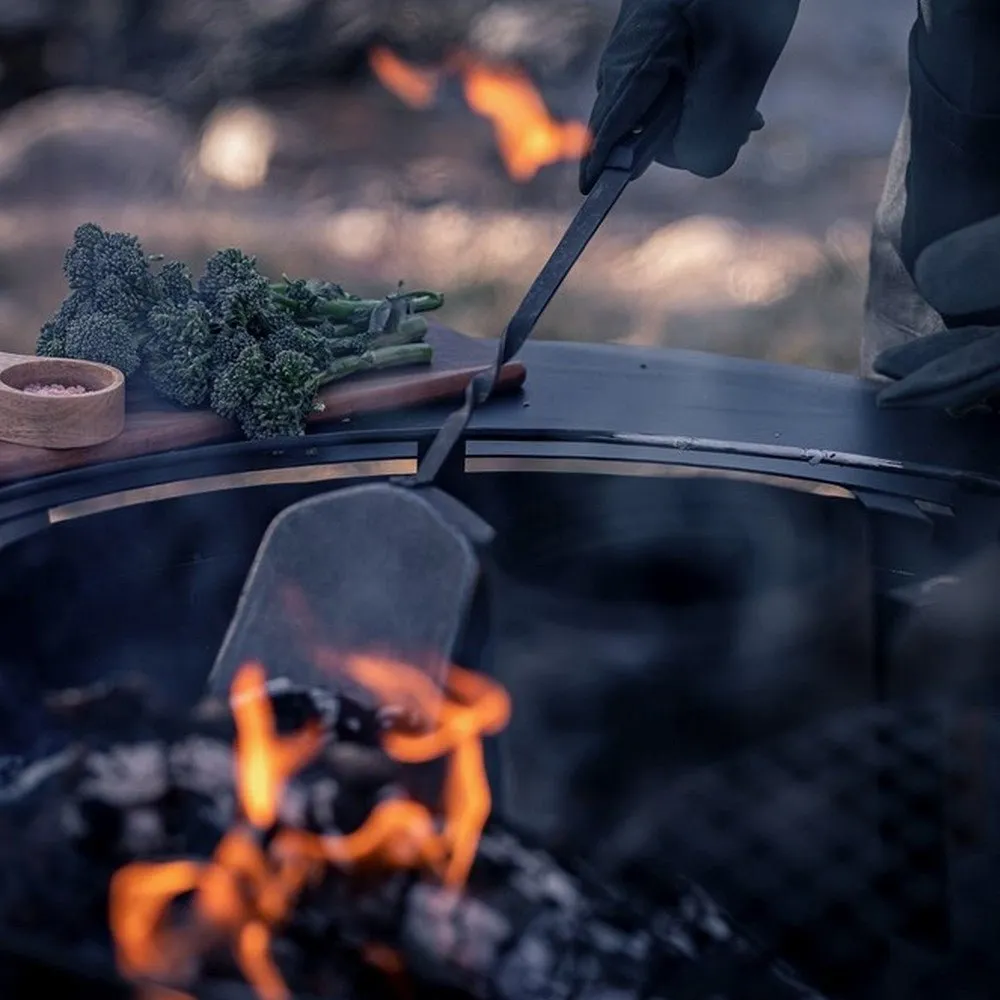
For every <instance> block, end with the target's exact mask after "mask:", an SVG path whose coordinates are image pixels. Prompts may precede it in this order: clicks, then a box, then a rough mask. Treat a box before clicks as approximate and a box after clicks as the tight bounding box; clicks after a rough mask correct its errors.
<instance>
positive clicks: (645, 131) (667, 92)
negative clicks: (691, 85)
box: [604, 76, 684, 180]
mask: <svg viewBox="0 0 1000 1000" xmlns="http://www.w3.org/2000/svg"><path fill="white" fill-rule="evenodd" d="M683 107H684V87H683V86H682V85H681V80H680V78H679V77H678V76H674V77H672V78H671V80H670V82H669V83H668V84H667V86H666V87H664V88H663V90H662V91H661V92H660V96H659V97H657V99H656V100H655V101H654V102H653V103H652V104H651V105H650V110H649V112H648V113H647V115H646V117H645V118H644V119H643V121H641V122H640V123H639V125H637V126H636V128H635V129H634V130H633V131H632V134H631V135H629V136H626V137H625V138H624V139H622V141H621V142H620V143H618V145H617V146H615V148H614V149H613V150H612V151H611V154H610V155H609V156H608V159H607V162H606V163H605V164H604V169H605V170H609V169H610V170H626V171H628V174H629V177H630V178H631V179H632V180H638V178H640V177H641V176H642V175H643V174H644V173H645V172H646V171H647V170H648V169H649V167H650V166H651V165H652V163H653V161H654V160H655V159H656V154H657V152H658V151H659V150H660V149H662V144H663V140H664V137H665V136H667V135H669V134H670V133H671V132H672V131H673V130H674V129H676V127H677V124H678V122H679V121H680V117H681V111H682V109H683Z"/></svg>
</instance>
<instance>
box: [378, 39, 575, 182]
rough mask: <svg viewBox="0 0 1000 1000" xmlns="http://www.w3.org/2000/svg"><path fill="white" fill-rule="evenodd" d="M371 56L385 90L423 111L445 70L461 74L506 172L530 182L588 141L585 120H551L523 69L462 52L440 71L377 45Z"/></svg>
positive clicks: (569, 157) (468, 97) (571, 157)
mask: <svg viewBox="0 0 1000 1000" xmlns="http://www.w3.org/2000/svg"><path fill="white" fill-rule="evenodd" d="M368 60H369V65H370V66H371V69H372V72H373V73H374V74H375V76H376V77H377V78H378V79H379V81H380V82H381V83H382V85H383V86H384V87H386V89H388V90H390V91H392V92H393V93H394V94H396V96H397V97H399V98H400V100H402V101H404V102H405V103H407V104H409V105H410V107H412V108H417V109H420V110H425V109H427V108H429V107H431V106H432V105H433V103H434V100H435V98H436V97H437V92H438V87H439V85H440V82H441V78H442V75H443V74H445V73H456V74H457V75H458V76H460V77H461V79H462V86H463V91H464V94H465V100H466V102H467V103H468V105H469V107H470V108H471V109H472V110H473V111H475V112H476V114H478V115H481V116H482V117H483V118H486V119H488V120H489V121H490V122H491V123H492V125H493V131H494V134H495V136H496V142H497V148H498V149H499V151H500V156H501V157H502V159H503V161H504V165H505V167H506V168H507V173H508V174H509V175H510V176H511V178H513V179H514V180H516V181H520V182H526V181H530V180H531V179H532V178H533V177H534V176H535V175H536V174H537V173H538V171H539V170H540V169H541V168H542V167H545V166H548V165H549V164H552V163H558V162H560V161H562V160H577V159H579V158H580V157H582V156H583V155H584V153H586V151H587V148H588V146H589V144H590V133H589V131H588V129H587V127H586V125H584V124H583V123H582V122H576V121H572V122H558V121H556V120H555V119H553V118H552V116H551V115H550V114H549V111H548V108H547V107H546V105H545V102H544V100H543V99H542V96H541V94H539V92H538V90H537V88H536V87H535V86H534V84H533V83H532V82H531V80H530V78H529V77H528V75H527V74H526V73H524V72H523V71H521V70H518V69H515V68H513V67H509V66H490V65H488V64H486V63H484V62H481V61H479V60H476V59H474V58H473V57H471V56H468V55H465V54H461V53H460V54H458V55H456V56H455V57H453V58H452V59H449V60H448V61H447V62H446V63H445V65H444V66H443V67H442V68H441V69H440V70H427V69H422V68H419V67H415V66H411V65H410V64H409V63H406V62H404V61H403V60H402V59H400V58H399V56H397V55H396V54H395V53H393V52H392V51H390V50H389V49H386V48H376V49H373V50H372V51H371V52H370V53H369V57H368Z"/></svg>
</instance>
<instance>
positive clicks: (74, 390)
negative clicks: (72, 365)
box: [21, 382, 90, 396]
mask: <svg viewBox="0 0 1000 1000" xmlns="http://www.w3.org/2000/svg"><path fill="white" fill-rule="evenodd" d="M89 391H90V390H89V389H88V388H87V387H86V386H83V385H63V384H62V383H60V382H32V383H31V384H30V385H26V386H25V387H24V388H23V389H22V390H21V392H30V393H32V394H33V395H35V396H82V395H83V394H84V393H86V392H89Z"/></svg>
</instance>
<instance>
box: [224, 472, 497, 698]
mask: <svg viewBox="0 0 1000 1000" xmlns="http://www.w3.org/2000/svg"><path fill="white" fill-rule="evenodd" d="M488 535H489V529H488V527H487V526H485V525H484V524H483V522H481V521H479V520H478V519H477V518H476V517H475V515H472V514H471V512H469V511H468V510H467V509H466V508H464V507H462V506H461V505H460V504H458V503H457V501H454V500H452V499H451V498H450V497H448V496H447V495H446V494H441V493H439V492H438V491H437V490H434V489H426V490H413V489H407V488H404V487H402V486H396V485H392V484H388V483H378V484H368V485H362V486H355V487H348V488H345V489H342V490H338V491H335V492H333V493H328V494H324V495H322V496H319V497H312V498H309V499H307V500H303V501H300V502H299V503H296V504H293V505H292V506H290V507H287V508H286V509H285V510H284V511H282V512H281V513H280V514H279V515H278V516H277V517H276V518H275V519H274V520H273V521H272V522H271V525H270V526H269V528H268V530H267V532H266V533H265V535H264V538H263V540H262V541H261V544H260V547H259V549H258V551H257V556H256V558H255V560H254V563H253V566H252V567H251V570H250V573H249V574H248V576H247V580H246V583H245V584H244V587H243V592H242V594H241V596H240V599H239V602H238V604H237V607H236V612H235V614H234V617H233V620H232V622H231V624H230V627H229V630H228V632H227V634H226V637H225V639H224V641H223V644H222V647H221V649H220V651H219V654H218V657H217V658H216V661H215V665H214V667H213V670H212V672H211V674H210V676H209V682H208V688H209V693H211V694H214V695H219V696H224V695H225V694H226V692H227V691H228V690H229V687H230V685H231V683H232V679H233V676H234V674H235V672H236V671H237V670H238V669H239V667H240V666H241V665H242V664H243V663H246V662H247V661H250V660H256V661H258V662H260V663H262V664H263V665H264V667H265V669H266V670H267V672H268V674H269V675H270V676H272V677H278V676H281V677H286V678H288V679H289V680H290V681H292V682H293V683H295V684H302V685H305V686H322V687H326V688H328V689H336V688H338V687H341V686H343V685H344V684H345V683H346V682H345V680H344V678H343V677H342V676H338V675H337V673H336V670H331V667H330V660H331V658H333V659H335V654H337V653H341V654H343V653H375V654H381V655H387V656H391V657H393V658H396V659H399V660H403V661H405V662H407V663H410V664H412V665H414V666H417V667H420V668H421V669H422V670H424V671H425V672H427V673H429V674H431V676H432V677H433V678H434V679H435V680H436V681H437V682H438V683H439V684H440V683H442V682H443V680H444V674H445V671H446V670H447V664H448V663H449V662H451V660H452V657H453V655H454V653H455V650H456V647H457V645H458V643H459V641H460V638H461V636H462V633H463V629H464V626H465V622H466V617H467V615H468V614H469V611H470V607H471V605H472V599H473V595H474V592H475V589H476V585H477V582H478V579H479V574H480V566H479V559H478V556H477V553H476V544H474V543H478V542H481V541H482V540H484V539H486V540H488ZM317 650H324V651H326V654H327V655H324V656H317ZM331 653H332V654H334V656H333V657H331V656H330V655H329V654H331ZM348 686H349V685H348Z"/></svg>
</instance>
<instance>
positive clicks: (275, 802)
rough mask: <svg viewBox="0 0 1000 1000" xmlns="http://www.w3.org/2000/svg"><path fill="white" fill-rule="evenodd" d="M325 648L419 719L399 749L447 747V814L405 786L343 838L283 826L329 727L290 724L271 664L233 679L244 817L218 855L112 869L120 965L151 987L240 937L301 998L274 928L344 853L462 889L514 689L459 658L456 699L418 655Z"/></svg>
mask: <svg viewBox="0 0 1000 1000" xmlns="http://www.w3.org/2000/svg"><path fill="white" fill-rule="evenodd" d="M316 658H317V661H318V664H319V665H320V666H321V667H323V668H324V669H328V670H331V671H340V672H342V673H346V674H347V676H349V677H350V678H351V679H352V680H353V681H354V682H356V683H358V684H361V685H363V686H364V687H366V688H367V689H368V690H370V691H371V692H372V693H373V694H374V695H375V696H376V697H377V698H378V700H379V701H380V703H381V704H382V705H384V706H388V707H392V708H393V709H400V708H402V709H403V710H404V712H405V715H403V716H401V717H400V718H402V719H405V726H406V729H405V731H399V730H394V729H389V730H388V731H387V732H386V733H385V737H384V743H383V746H384V749H385V751H386V753H387V754H389V756H391V757H393V758H394V759H396V760H398V761H400V762H403V763H418V762H423V761H430V760H436V759H439V758H447V766H446V777H445V783H444V790H443V795H442V803H441V810H440V815H435V814H434V813H433V812H432V811H431V810H430V809H428V808H427V807H426V806H424V805H423V804H421V803H419V802H416V801H413V800H411V799H405V798H401V799H390V800H386V801H383V802H381V803H380V804H379V805H378V806H377V807H376V808H375V809H374V810H373V812H372V813H371V815H370V816H369V817H368V819H367V820H366V821H365V823H364V824H363V825H362V826H361V827H360V828H359V829H357V830H356V831H354V832H353V833H351V834H347V835H343V836H319V835H316V834H312V833H309V832H307V831H304V830H298V829H294V828H291V827H284V826H282V825H281V823H280V809H281V802H282V798H283V796H284V792H285V788H286V786H287V783H288V781H289V780H290V779H291V778H293V777H294V775H295V774H296V773H297V772H298V771H299V770H301V769H302V768H303V767H305V766H306V765H307V764H309V763H310V762H311V761H312V760H313V759H314V758H315V757H316V755H317V754H318V753H319V751H320V749H321V746H322V739H323V737H322V734H321V732H320V731H319V729H318V727H313V726H308V727H306V728H304V729H302V730H300V731H299V732H298V733H295V734H293V735H291V736H282V735H280V734H278V732H277V729H276V725H275V719H274V715H273V710H272V707H271V702H270V699H269V697H268V693H267V687H266V675H265V672H264V669H263V667H262V666H261V665H260V664H257V663H247V664H245V665H244V666H242V667H241V668H240V670H239V671H237V673H236V676H235V677H234V679H233V683H232V687H231V690H230V706H231V708H232V712H233V717H234V720H235V723H236V731H237V732H236V740H235V744H234V766H235V783H236V791H237V798H238V801H239V805H240V809H241V813H242V821H241V822H239V823H238V824H236V825H235V826H234V827H232V828H231V829H230V830H229V831H228V832H227V833H226V834H225V836H224V837H223V838H222V840H220V842H219V844H218V846H217V847H216V850H215V853H214V854H213V856H212V858H211V859H210V860H209V861H207V862H203V861H192V860H186V859H182V860H176V861H166V862H156V863H148V862H134V863H131V864H128V865H125V866H124V867H123V868H121V869H119V870H118V871H117V872H116V873H115V875H114V876H113V877H112V880H111V885H110V893H109V913H108V918H109V924H110V928H111V932H112V937H113V939H114V943H115V948H116V957H117V962H118V967H119V970H120V971H121V973H122V975H124V976H125V977H127V978H129V979H131V980H133V981H135V982H137V983H139V984H140V985H143V986H145V987H146V996H147V998H149V1000H154V998H155V1000H179V998H184V997H185V996H186V995H185V994H180V993H177V992H176V991H175V990H173V989H169V988H166V987H164V986H161V985H160V984H164V983H169V984H176V985H182V986H188V985H190V984H191V983H193V982H194V981H195V980H196V979H197V977H198V974H199V971H200V966H201V961H202V960H203V958H204V957H205V956H206V955H207V954H208V953H209V952H210V951H212V950H214V949H215V948H217V947H219V946H220V945H227V946H228V947H229V949H230V951H231V953H232V955H233V957H234V959H235V961H236V963H237V965H238V967H239V969H240V971H241V973H242V974H243V976H244V977H245V978H246V980H247V981H248V982H249V983H250V984H251V985H252V986H253V988H254V989H255V991H256V993H257V995H258V996H259V997H260V998H261V1000H290V997H291V994H290V992H289V990H288V987H287V985H286V984H285V982H284V980H283V978H282V976H281V973H280V971H279V970H278V968H277V966H276V965H275V963H274V961H273V959H272V957H271V938H272V934H273V931H274V929H275V928H276V927H277V926H279V925H280V924H281V923H282V922H283V921H285V920H286V919H287V918H288V916H289V914H290V913H291V912H292V910H293V908H294V906H295V902H296V900H297V898H298V897H299V895H300V894H301V892H302V891H303V889H304V888H305V887H306V886H307V885H309V884H310V883H312V882H314V881H316V880H318V879H320V878H322V877H323V875H324V873H325V872H326V869H327V867H328V866H330V865H333V866H336V867H337V868H340V869H344V870H347V871H350V870H352V869H354V868H365V869H378V868H383V869H399V868H407V869H418V870H420V869H422V870H425V871H426V872H428V873H429V874H431V875H433V876H434V877H436V878H439V879H440V880H441V882H442V883H443V884H445V885H447V886H449V887H452V888H456V889H457V888H460V887H461V886H462V885H464V883H465V880H466V878H467V877H468V874H469V871H470V869H471V866H472V862H473V859H474V857H475V852H476V847H477V845H478V842H479V837H480V835H481V833H482V829H483V825H484V824H485V822H486V818H487V815H488V813H489V809H490V804H491V799H490V790H489V783H488V781H487V778H486V770H485V766H484V763H483V751H482V736H483V735H484V734H491V733H496V732H498V731H499V730H500V729H502V728H503V727H504V726H505V725H506V723H507V720H508V718H509V716H510V700H509V697H508V695H507V693H506V692H505V691H504V690H503V688H501V687H499V686H498V685H496V684H494V683H493V682H492V681H490V680H489V679H487V678H485V677H483V676H481V675H478V674H474V673H471V672H469V671H465V670H462V669H460V668H459V667H451V668H450V670H449V672H448V676H447V679H446V682H445V689H444V698H443V700H442V698H441V694H442V692H441V691H439V690H438V689H437V687H436V685H435V684H434V682H433V681H432V680H431V679H430V678H429V677H428V676H427V675H426V674H425V673H423V672H422V671H421V670H420V669H418V668H416V667H414V666H411V665H409V664H406V663H401V662H398V661H394V660H392V659H389V658H385V657H375V656H364V655H348V656H346V657H344V656H338V655H335V654H334V653H332V652H331V651H328V650H317V651H316ZM272 834H273V836H272ZM188 896H190V897H191V898H190V905H189V906H188V907H184V906H182V905H181V901H182V898H183V897H188ZM179 911H186V912H184V913H183V915H179ZM365 954H366V957H367V958H368V960H369V961H370V962H371V964H373V965H377V966H378V967H379V968H381V969H383V971H385V972H386V973H387V974H389V975H391V976H393V977H398V976H399V974H400V972H401V966H400V961H399V958H398V956H396V955H395V954H394V953H392V951H391V949H387V948H386V947H385V946H384V945H381V944H379V943H378V942H373V943H371V944H370V945H369V947H368V948H367V949H366V951H365Z"/></svg>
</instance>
